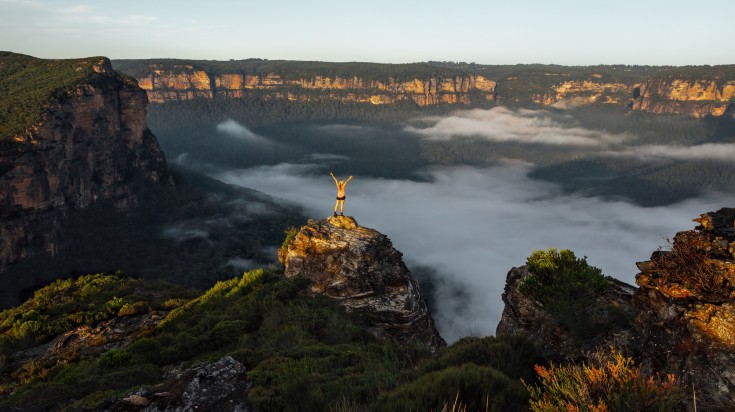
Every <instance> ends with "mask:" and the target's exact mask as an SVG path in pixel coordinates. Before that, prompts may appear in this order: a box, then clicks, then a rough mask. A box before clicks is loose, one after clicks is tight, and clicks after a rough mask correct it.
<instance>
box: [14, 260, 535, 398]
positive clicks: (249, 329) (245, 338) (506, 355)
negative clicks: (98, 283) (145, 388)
mask: <svg viewBox="0 0 735 412" xmlns="http://www.w3.org/2000/svg"><path fill="white" fill-rule="evenodd" d="M306 284H307V281H305V280H299V279H293V280H286V279H284V278H283V277H282V276H281V275H279V274H278V273H275V272H273V271H270V270H263V269H257V270H253V271H250V272H247V273H245V274H244V275H243V276H242V277H241V278H234V279H231V280H228V281H223V282H218V283H217V284H216V285H215V286H214V287H212V288H211V289H210V290H208V291H207V292H206V293H204V294H203V295H201V296H199V297H197V298H195V299H193V300H190V301H189V302H188V303H185V304H183V305H181V306H179V307H178V308H176V309H174V310H172V311H171V312H170V313H169V314H168V316H167V318H166V319H165V320H164V321H163V322H162V323H161V324H160V325H159V326H158V327H157V328H156V329H155V330H153V331H152V332H151V333H149V334H148V335H147V336H146V337H143V338H141V339H139V340H137V341H135V342H134V343H133V344H132V345H130V346H129V347H127V348H124V349H118V350H113V351H109V352H107V353H106V354H104V355H103V356H101V357H99V358H84V359H81V360H79V361H77V362H74V363H69V364H58V365H56V366H54V367H53V368H52V369H50V370H45V371H43V373H39V374H38V375H33V374H32V373H27V374H26V380H25V381H24V384H23V385H22V386H20V387H19V388H17V389H16V390H15V391H14V392H13V393H12V394H10V396H8V397H7V398H6V399H5V400H3V401H0V406H11V407H20V408H28V407H30V406H33V407H34V408H35V409H44V408H61V409H63V408H65V407H72V408H92V407H94V406H96V405H98V404H99V403H100V402H102V401H104V400H106V399H109V398H110V397H113V396H116V397H118V399H119V397H120V396H122V395H124V394H126V393H128V392H129V391H132V390H134V389H137V388H139V387H140V386H141V385H150V386H152V385H155V384H156V383H159V382H161V381H162V378H161V374H162V370H163V368H165V367H169V366H177V367H187V366H188V365H190V364H191V363H193V362H194V361H199V360H204V361H213V360H217V359H220V358H221V357H222V356H224V355H231V356H233V357H234V358H236V359H238V360H239V361H241V362H243V363H244V364H245V366H246V367H247V369H248V371H249V372H248V375H249V379H250V380H251V382H252V387H251V389H250V392H249V400H250V402H251V403H252V404H253V406H254V407H255V410H260V411H285V410H287V411H325V410H330V408H331V410H334V409H335V408H338V407H340V406H342V407H345V406H349V408H350V409H353V410H376V411H377V410H381V411H383V410H406V409H402V408H403V407H404V406H407V405H410V406H411V407H413V409H414V410H440V409H441V408H442V407H443V406H444V405H445V404H447V405H452V403H453V401H454V400H455V396H457V393H458V392H459V401H461V402H462V403H463V404H466V405H484V404H485V402H486V400H487V399H488V396H489V397H490V398H489V399H490V403H491V405H493V407H497V410H504V411H515V410H526V409H527V402H528V394H527V392H526V390H525V389H524V388H523V386H522V385H521V383H520V378H524V379H526V380H528V379H533V377H532V375H533V371H532V365H533V357H532V354H533V349H532V348H531V347H530V346H529V345H528V344H526V343H524V342H523V341H519V340H517V339H503V338H494V337H487V338H465V339H463V340H461V341H459V342H457V343H455V344H454V345H452V346H449V347H448V348H445V349H443V350H442V351H440V353H439V354H436V355H432V354H431V353H429V352H428V351H427V350H426V349H424V348H421V347H418V346H400V345H397V344H395V343H392V342H390V341H388V340H383V339H378V338H376V337H374V336H373V335H372V334H370V333H369V332H368V331H367V328H366V324H365V322H364V320H363V319H362V318H360V317H359V316H357V315H355V314H347V313H346V312H345V311H344V310H343V309H342V308H341V307H339V306H338V305H337V304H336V303H335V302H334V301H332V300H330V299H329V298H326V297H323V296H319V295H317V296H313V297H312V296H309V295H308V294H306V293H304V288H305V287H306ZM92 296H94V294H92V295H89V296H87V297H88V298H92ZM8 373H9V371H7V370H6V371H4V375H5V376H7V375H8ZM5 389H6V390H7V388H5Z"/></svg>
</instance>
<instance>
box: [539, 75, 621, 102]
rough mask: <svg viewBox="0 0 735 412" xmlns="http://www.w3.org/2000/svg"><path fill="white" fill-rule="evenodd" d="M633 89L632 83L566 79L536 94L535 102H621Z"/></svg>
mask: <svg viewBox="0 0 735 412" xmlns="http://www.w3.org/2000/svg"><path fill="white" fill-rule="evenodd" d="M593 77H595V76H594V75H593ZM631 89H632V86H631V85H628V84H624V83H601V82H597V81H591V80H582V81H577V80H575V81H564V82H561V83H559V84H556V85H554V86H552V87H551V90H550V91H549V93H544V94H540V93H536V94H534V95H533V102H534V103H538V104H543V105H544V106H550V105H585V104H594V103H604V104H621V103H622V102H623V101H624V99H625V98H626V97H627V96H629V95H630V91H631Z"/></svg>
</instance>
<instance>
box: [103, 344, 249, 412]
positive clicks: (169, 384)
mask: <svg viewBox="0 0 735 412" xmlns="http://www.w3.org/2000/svg"><path fill="white" fill-rule="evenodd" d="M246 372H247V370H246V369H245V365H243V364H242V363H240V362H238V361H236V360H235V359H233V358H232V357H230V356H225V357H224V358H222V359H220V360H218V361H216V362H210V363H202V362H200V363H196V364H194V365H193V366H192V367H190V368H188V369H184V370H179V369H173V370H171V371H169V372H168V373H167V374H166V376H165V379H166V380H165V382H163V383H162V384H160V385H156V386H155V387H153V388H150V389H147V388H141V389H140V390H138V391H135V392H133V393H130V394H128V395H127V396H126V397H125V398H123V399H122V400H110V401H108V402H105V403H103V404H102V405H100V407H99V410H104V411H145V412H158V411H197V410H198V411H222V412H250V411H252V410H253V409H252V407H251V406H250V404H249V403H248V401H247V398H248V390H249V389H250V383H249V382H248V380H247V377H246V376H245V373H246Z"/></svg>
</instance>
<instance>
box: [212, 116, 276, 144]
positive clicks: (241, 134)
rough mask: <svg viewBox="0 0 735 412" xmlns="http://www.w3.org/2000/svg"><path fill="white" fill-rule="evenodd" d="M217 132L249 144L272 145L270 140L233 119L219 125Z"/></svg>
mask: <svg viewBox="0 0 735 412" xmlns="http://www.w3.org/2000/svg"><path fill="white" fill-rule="evenodd" d="M217 131H218V132H220V133H224V134H226V135H228V136H231V137H234V138H236V139H238V140H242V141H244V142H248V143H258V144H264V143H271V141H270V140H268V139H266V138H265V137H263V136H259V135H257V134H255V133H253V132H252V131H250V129H248V128H247V127H245V126H243V125H241V124H240V123H238V122H236V121H234V120H232V119H228V120H225V121H224V122H222V123H220V124H218V125H217Z"/></svg>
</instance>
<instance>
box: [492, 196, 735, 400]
mask: <svg viewBox="0 0 735 412" xmlns="http://www.w3.org/2000/svg"><path fill="white" fill-rule="evenodd" d="M695 221H696V222H698V223H699V224H700V225H699V226H697V227H696V228H695V229H694V230H690V231H685V232H680V233H678V234H676V236H675V237H674V239H673V242H672V244H671V250H668V251H664V250H659V251H655V252H653V254H652V255H651V259H650V260H649V261H646V262H639V263H637V265H638V268H639V269H640V271H641V272H640V273H639V274H638V275H637V276H636V283H637V284H638V286H639V287H638V288H635V287H633V286H631V285H627V284H625V283H623V282H620V281H616V280H614V279H611V278H610V279H609V285H608V288H607V291H606V292H605V293H604V294H603V295H602V296H601V297H599V298H598V299H597V301H596V303H595V305H596V306H597V308H593V310H591V311H589V313H588V315H590V316H591V317H592V322H591V323H590V319H587V318H585V316H584V315H582V314H577V315H576V316H572V319H573V322H575V323H573V324H574V325H577V324H592V325H594V326H595V327H594V329H593V330H590V331H589V333H586V334H585V336H580V335H579V334H576V335H575V333H574V332H575V331H574V328H569V327H568V325H569V322H567V326H566V327H565V326H564V324H563V322H561V320H563V319H560V318H559V317H558V316H555V315H554V314H552V313H551V312H550V310H549V308H545V307H544V306H543V305H542V304H541V303H540V302H538V301H537V300H536V299H534V298H532V297H530V296H526V295H525V294H524V293H523V292H521V288H520V285H521V283H522V281H523V279H525V278H527V277H528V276H529V272H528V270H527V269H526V267H525V266H524V267H521V268H513V269H512V270H511V271H510V272H509V273H508V277H507V283H506V287H505V292H504V293H503V301H504V303H505V309H504V311H503V315H502V320H501V321H500V324H499V325H498V328H497V334H498V335H499V336H501V335H506V336H507V335H516V336H523V337H526V338H527V339H529V340H530V341H531V342H532V343H534V345H535V346H536V347H537V349H538V350H539V352H540V354H541V355H542V356H544V357H546V358H548V359H554V360H557V361H558V360H561V361H570V360H575V359H577V358H579V357H581V356H583V355H584V352H585V351H590V350H594V349H595V348H596V347H602V348H605V347H608V346H614V347H616V348H618V349H620V350H623V351H624V352H625V353H627V354H628V355H630V356H633V357H634V358H636V359H637V361H639V362H641V363H642V364H643V365H645V366H646V367H647V368H650V369H652V370H653V371H655V372H658V373H663V374H665V373H673V374H675V375H676V376H677V377H678V378H679V379H681V383H682V385H683V386H684V387H685V388H692V387H694V389H695V390H696V394H697V399H699V400H700V403H699V404H698V410H705V411H726V410H728V411H729V410H733V409H734V408H735V375H733V373H732V370H733V367H735V208H723V209H720V210H719V211H717V212H710V213H705V214H703V215H701V217H699V218H698V219H695ZM610 313H617V315H615V316H614V317H609V316H608V315H609V314H610ZM621 315H622V316H621ZM567 320H568V319H567ZM685 392H689V394H690V395H691V389H688V390H687V391H685ZM702 400H704V401H702Z"/></svg>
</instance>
